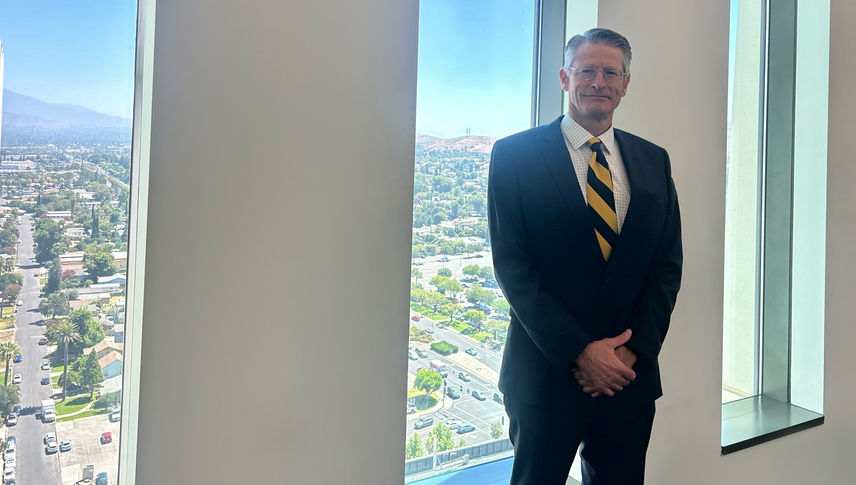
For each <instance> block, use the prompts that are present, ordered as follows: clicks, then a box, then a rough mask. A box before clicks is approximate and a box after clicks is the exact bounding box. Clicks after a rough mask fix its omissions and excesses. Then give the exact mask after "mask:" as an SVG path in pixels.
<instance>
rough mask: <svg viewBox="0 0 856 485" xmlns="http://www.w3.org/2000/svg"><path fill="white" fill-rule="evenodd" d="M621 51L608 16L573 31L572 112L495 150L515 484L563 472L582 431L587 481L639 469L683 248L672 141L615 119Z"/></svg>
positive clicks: (637, 479) (555, 478)
mask: <svg viewBox="0 0 856 485" xmlns="http://www.w3.org/2000/svg"><path fill="white" fill-rule="evenodd" d="M630 60H631V51H630V44H629V43H628V42H627V39H625V38H624V37H623V36H622V35H620V34H618V33H616V32H613V31H610V30H606V29H592V30H589V31H587V32H586V33H584V34H583V35H577V36H574V37H573V38H572V39H571V40H570V41H569V42H568V45H567V46H566V49H565V65H564V66H563V67H562V68H561V69H560V70H559V81H560V82H561V85H562V89H563V90H565V91H567V92H568V95H569V99H570V101H569V103H568V113H567V114H566V115H564V116H562V117H560V118H559V119H557V120H555V121H554V122H552V123H551V124H549V125H545V126H541V127H538V128H533V129H530V130H527V131H524V132H522V133H518V134H516V135H512V136H510V137H508V138H504V139H502V140H499V141H497V142H496V145H495V146H494V149H493V154H492V155H491V164H490V179H489V183H488V218H489V224H490V237H491V244H492V246H493V261H494V270H495V272H496V278H497V281H498V282H499V284H500V286H501V287H502V291H503V292H504V293H505V296H506V298H507V299H508V302H509V303H510V305H511V324H510V326H509V328H508V338H507V341H506V346H505V355H504V361H503V364H502V370H501V372H500V379H499V387H500V389H501V390H502V391H503V392H504V393H505V406H506V411H507V413H508V415H509V418H510V427H509V435H510V438H511V441H512V443H513V444H514V455H515V458H514V467H513V472H512V478H511V483H512V484H514V485H522V484H535V485H552V484H556V485H560V484H561V485H563V484H565V482H566V479H567V476H568V472H569V470H570V467H571V463H572V461H573V458H574V452H575V451H576V450H577V447H578V446H580V445H582V446H581V448H580V456H581V457H582V471H583V484H584V485H633V484H641V483H643V480H644V474H645V454H646V451H647V448H648V441H649V437H650V433H651V425H652V424H653V420H654V400H655V399H657V398H658V397H660V396H661V395H662V389H661V386H660V375H659V368H658V363H657V355H658V354H659V352H660V347H661V345H662V343H663V339H664V338H665V336H666V330H667V329H668V326H669V318H670V315H671V312H672V308H673V307H674V304H675V298H676V296H677V293H678V289H679V287H680V280H681V264H682V252H681V235H680V216H679V212H678V201H677V195H676V193H675V187H674V184H673V181H672V177H671V167H670V163H669V157H668V155H667V154H666V151H665V150H663V149H662V148H660V147H658V146H656V145H654V144H652V143H650V142H648V141H645V140H643V139H641V138H639V137H637V136H634V135H631V134H629V133H626V132H624V131H621V130H617V129H614V128H613V127H612V115H613V112H614V110H615V108H616V107H618V104H619V102H620V101H621V98H622V97H623V96H624V95H625V93H626V92H627V86H628V84H629V83H630V72H629V68H630Z"/></svg>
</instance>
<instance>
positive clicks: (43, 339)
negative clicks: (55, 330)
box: [39, 337, 48, 345]
mask: <svg viewBox="0 0 856 485" xmlns="http://www.w3.org/2000/svg"><path fill="white" fill-rule="evenodd" d="M47 344H48V339H46V338H44V337H42V338H40V339H39V345H47Z"/></svg>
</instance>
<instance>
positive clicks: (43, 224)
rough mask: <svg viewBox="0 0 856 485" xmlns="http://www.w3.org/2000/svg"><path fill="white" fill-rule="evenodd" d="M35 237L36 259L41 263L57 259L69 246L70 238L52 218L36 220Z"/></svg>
mask: <svg viewBox="0 0 856 485" xmlns="http://www.w3.org/2000/svg"><path fill="white" fill-rule="evenodd" d="M33 239H34V240H35V242H36V261H37V262H38V263H39V264H44V263H47V262H48V261H52V260H54V259H56V258H57V257H59V255H60V254H62V253H63V252H64V251H65V250H66V249H67V248H68V240H67V239H66V237H65V235H64V234H63V231H62V227H61V226H60V225H59V223H57V222H56V221H54V220H52V219H47V218H44V219H37V220H36V228H35V231H34V233H33Z"/></svg>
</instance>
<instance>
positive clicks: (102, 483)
mask: <svg viewBox="0 0 856 485" xmlns="http://www.w3.org/2000/svg"><path fill="white" fill-rule="evenodd" d="M95 485H107V472H101V473H99V474H98V475H97V476H96V477H95Z"/></svg>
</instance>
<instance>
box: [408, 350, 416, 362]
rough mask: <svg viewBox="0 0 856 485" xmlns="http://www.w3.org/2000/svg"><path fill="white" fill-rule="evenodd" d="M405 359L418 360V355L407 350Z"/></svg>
mask: <svg viewBox="0 0 856 485" xmlns="http://www.w3.org/2000/svg"><path fill="white" fill-rule="evenodd" d="M407 358H408V359H410V360H416V359H418V358H419V356H418V355H416V352H414V351H412V350H408V351H407Z"/></svg>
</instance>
